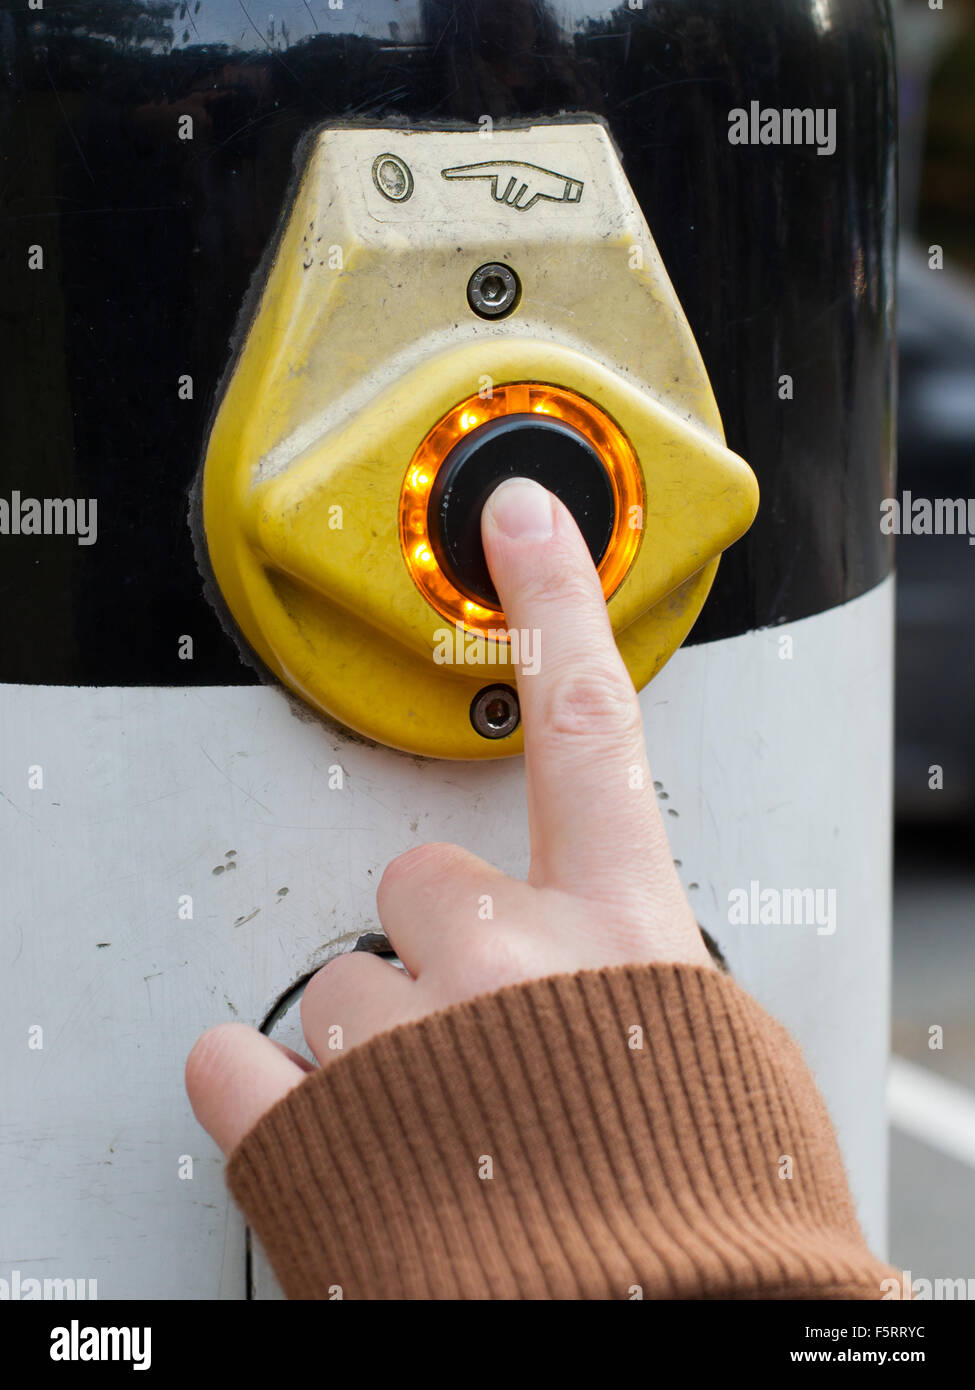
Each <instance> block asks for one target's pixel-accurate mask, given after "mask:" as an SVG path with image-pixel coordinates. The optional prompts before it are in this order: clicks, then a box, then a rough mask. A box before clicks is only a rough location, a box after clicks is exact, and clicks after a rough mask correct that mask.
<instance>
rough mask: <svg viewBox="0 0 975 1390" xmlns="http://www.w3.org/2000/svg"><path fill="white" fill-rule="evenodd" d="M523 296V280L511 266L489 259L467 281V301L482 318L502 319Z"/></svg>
mask: <svg viewBox="0 0 975 1390" xmlns="http://www.w3.org/2000/svg"><path fill="white" fill-rule="evenodd" d="M520 298H521V282H520V281H519V279H518V276H517V275H516V274H515V272H514V271H513V270H512V269H511V267H510V266H507V265H502V264H501V263H500V261H489V262H488V264H487V265H482V266H479V267H478V268H477V270H475V272H474V274H473V275H472V276H471V278H470V280H469V281H468V282H467V302H468V304H469V305H470V306H471V308H472V309H473V310H474V312H475V314H479V315H480V316H481V318H482V319H501V318H504V316H505V314H510V313H511V311H512V309H513V308H514V307H515V305H516V304H517V303H518V300H519V299H520Z"/></svg>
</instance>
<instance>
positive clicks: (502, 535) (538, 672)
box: [481, 478, 674, 901]
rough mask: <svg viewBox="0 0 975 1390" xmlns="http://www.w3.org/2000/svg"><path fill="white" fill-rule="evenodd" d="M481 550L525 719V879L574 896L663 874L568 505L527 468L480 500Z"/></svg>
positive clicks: (615, 660)
mask: <svg viewBox="0 0 975 1390" xmlns="http://www.w3.org/2000/svg"><path fill="white" fill-rule="evenodd" d="M481 535H482V539H483V542H484V550H485V555H486V557H487V561H488V566H489V568H490V571H491V577H492V579H493V580H494V584H495V587H496V588H497V590H498V594H499V596H500V598H501V604H502V607H503V609H504V613H505V619H506V622H507V625H508V627H509V629H510V628H517V629H519V635H520V634H521V633H522V632H524V633H525V638H523V639H521V640H520V641H519V643H518V647H519V656H520V655H522V654H523V653H525V652H526V651H527V652H531V653H532V664H531V666H529V665H527V664H526V663H525V662H524V661H522V663H521V665H520V666H519V667H517V668H516V670H517V674H518V698H519V702H520V704H521V709H522V718H523V720H524V728H525V761H526V769H527V782H528V813H529V824H530V828H531V842H532V868H531V875H530V881H531V882H532V883H534V884H536V885H538V886H547V887H557V888H561V889H564V890H565V891H567V892H572V893H576V894H578V895H579V896H582V897H597V898H600V899H601V900H603V901H605V900H607V898H608V900H609V901H614V900H618V899H619V898H620V895H621V890H632V889H633V888H637V889H639V888H641V887H643V888H646V887H648V886H652V885H653V884H655V883H656V884H657V885H658V886H659V882H660V879H661V876H662V875H667V876H668V877H669V876H672V875H673V873H674V869H673V861H672V860H671V857H670V849H669V846H668V843H667V837H666V834H665V832H664V829H663V824H662V822H661V819H660V813H659V810H658V808H657V801H656V796H655V794H654V791H653V784H652V781H651V779H650V772H649V767H648V765H647V759H646V750H645V747H644V740H643V722H642V719H641V715H640V707H639V703H638V701H637V696H636V691H635V690H634V688H633V682H632V681H631V680H630V676H629V673H628V671H627V669H626V667H625V665H624V663H623V659H622V657H621V656H620V654H619V652H618V650H617V648H616V641H615V639H614V637H613V632H612V627H611V625H610V621H609V615H608V613H607V611H606V601H605V599H604V597H603V592H602V586H601V584H600V582H599V576H598V575H597V573H596V569H595V566H594V565H593V562H592V558H591V556H590V554H589V550H588V547H587V546H586V543H585V541H584V540H583V538H582V536H581V534H580V532H579V528H578V527H577V526H576V523H575V521H574V520H573V518H572V515H571V513H570V512H569V511H568V510H567V509H566V507H565V506H563V504H562V503H561V502H560V501H559V500H558V498H556V497H555V496H554V495H553V494H552V493H550V492H548V491H546V489H545V488H543V487H542V486H541V485H540V484H538V483H536V482H533V481H531V480H529V479H527V478H510V479H508V480H506V481H505V482H503V483H501V485H500V486H499V487H498V488H496V489H495V491H494V492H493V493H492V494H491V496H490V497H489V498H488V500H487V502H486V503H485V505H484V510H483V513H482V517H481Z"/></svg>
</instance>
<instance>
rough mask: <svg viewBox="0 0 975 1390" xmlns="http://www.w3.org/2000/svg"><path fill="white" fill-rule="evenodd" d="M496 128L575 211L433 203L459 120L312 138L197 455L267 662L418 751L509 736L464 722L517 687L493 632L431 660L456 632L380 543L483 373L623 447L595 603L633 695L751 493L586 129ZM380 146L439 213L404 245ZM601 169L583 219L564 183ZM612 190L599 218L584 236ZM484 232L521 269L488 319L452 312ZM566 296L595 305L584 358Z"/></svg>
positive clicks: (229, 586)
mask: <svg viewBox="0 0 975 1390" xmlns="http://www.w3.org/2000/svg"><path fill="white" fill-rule="evenodd" d="M567 129H568V130H574V131H575V133H576V139H575V142H574V143H570V142H569V141H568V140H567V139H566V135H565V132H566V130H567ZM553 132H554V134H553ZM515 137H523V138H521V139H520V140H518V139H516V138H515ZM507 139H508V146H507V148H508V149H512V148H514V149H517V151H518V153H519V157H524V158H525V159H527V160H531V161H532V162H534V163H537V164H538V165H539V166H541V167H543V168H545V169H558V170H560V171H561V169H562V168H563V167H565V168H566V170H567V173H573V171H575V174H576V176H577V181H578V182H580V183H582V184H583V192H582V197H581V199H580V200H579V201H578V202H577V203H576V204H573V205H572V206H571V207H570V208H569V209H568V218H571V219H572V221H571V223H570V222H569V220H568V218H567V219H566V220H565V221H564V222H563V221H559V219H558V215H557V213H556V212H555V211H552V209H555V208H557V207H558V206H559V205H556V204H552V205H551V207H550V208H549V209H548V210H546V208H547V205H546V204H544V203H541V202H540V203H539V204H538V205H537V207H535V208H532V209H531V210H530V211H529V212H527V213H525V214H520V213H519V212H518V211H517V210H513V209H510V208H503V207H500V206H499V207H498V208H497V209H496V210H495V209H492V208H487V210H486V212H482V213H480V214H478V215H477V216H475V217H473V218H472V217H471V215H470V213H469V211H468V210H467V208H466V204H465V203H464V200H463V199H460V200H459V201H457V202H456V205H453V204H450V200H451V199H456V198H457V190H458V189H463V187H464V185H463V184H460V183H454V184H450V185H446V187H447V188H448V192H447V193H442V192H441V190H440V189H439V187H437V185H436V183H435V180H436V178H437V177H438V176H439V174H440V172H441V171H442V169H443V168H445V167H448V166H459V165H463V164H466V163H471V162H472V160H473V156H474V155H479V156H480V157H481V158H483V157H484V155H483V149H480V150H478V149H477V136H476V134H474V135H471V134H468V133H461V132H436V133H423V134H417V133H410V132H402V131H391V130H388V129H380V130H373V131H369V130H361V129H355V130H336V131H331V132H329V131H326V132H323V134H322V135H320V136H319V137H318V141H317V143H316V145H315V147H314V149H313V153H312V157H311V159H310V162H309V165H308V168H307V170H306V172H305V175H304V178H303V180H302V183H301V186H300V188H299V190H298V193H297V196H296V199H295V202H294V205H293V208H292V211H291V214H290V217H289V219H288V222H287V225H286V226H285V228H284V231H283V235H282V238H281V241H280V243H279V246H278V248H277V251H276V254H275V257H274V260H273V264H272V266H271V269H270V273H269V276H268V279H267V283H266V285H265V287H264V291H263V295H262V298H261V300H260V303H259V306H258V310H257V313H256V316H255V318H254V321H253V323H252V325H251V328H250V331H249V333H248V335H247V338H246V340H245V342H244V346H243V349H242V351H241V354H240V357H239V359H238V361H237V364H236V367H235V370H234V372H233V374H232V376H231V379H230V382H229V385H228V387H227V390H226V392H225V394H224V398H223V400H222V402H221V405H220V408H219V411H218V413H217V417H216V420H215V423H214V427H213V430H212V433H211V437H210V441H209V445H208V449H207V454H206V458H205V463H204V474H203V521H204V529H205V535H206V541H207V547H208V552H209V558H210V563H211V566H212V569H213V572H214V576H215V578H216V580H217V583H218V584H219V587H220V589H221V591H222V594H223V597H224V599H225V601H226V603H227V605H228V607H229V609H230V612H231V613H232V615H233V617H234V619H235V621H236V622H237V624H238V626H239V628H240V630H241V632H242V633H243V635H244V637H245V638H246V640H247V641H248V643H249V644H250V646H251V647H252V648H253V649H254V651H255V652H256V653H257V655H258V656H259V657H260V659H261V660H262V661H263V663H264V664H265V665H266V666H267V667H268V668H269V669H270V671H272V672H273V673H274V674H275V675H276V676H277V677H278V678H279V679H280V680H282V681H283V682H284V683H285V684H286V685H287V686H288V687H290V689H292V690H293V691H294V692H295V693H297V694H298V695H300V696H301V697H302V698H303V699H304V700H306V701H307V702H308V704H309V705H310V706H312V708H314V709H317V710H319V711H321V712H323V713H325V714H327V715H328V716H330V717H331V718H332V719H334V720H337V721H338V722H339V723H341V724H343V725H346V726H348V727H349V728H350V729H353V730H356V731H357V732H358V733H360V734H363V735H365V736H367V737H369V738H372V739H374V740H377V741H378V742H381V743H385V744H388V745H390V746H392V747H395V748H399V749H403V750H405V751H408V752H411V753H420V754H425V755H427V756H431V757H440V758H485V757H498V756H506V755H511V754H515V753H518V752H520V751H521V749H522V741H521V731H520V730H518V731H516V732H515V733H513V734H512V735H510V736H509V737H508V738H505V739H499V740H488V739H484V738H482V737H481V736H480V735H479V734H478V733H477V732H476V731H475V730H474V728H473V727H472V725H471V721H470V706H471V701H472V700H473V698H474V696H475V695H476V694H477V692H478V691H479V690H480V689H481V688H482V687H483V686H485V685H488V684H493V683H497V682H499V681H501V682H507V683H511V684H514V683H515V681H514V672H513V669H512V667H511V663H510V658H509V653H508V645H507V643H505V642H497V641H494V640H491V639H489V638H485V637H483V636H481V635H479V634H478V633H477V632H476V631H467V632H466V633H465V634H464V637H463V640H462V641H459V642H455V643H454V654H455V660H454V661H453V662H448V663H446V664H444V663H442V662H441V661H440V660H439V659H437V658H438V657H441V656H442V654H443V650H444V641H443V638H444V631H445V629H449V628H450V627H451V626H452V625H451V624H450V623H449V621H448V620H447V619H446V618H445V617H444V615H443V614H442V613H441V612H439V611H438V610H437V608H436V607H435V606H434V604H433V603H431V602H430V601H429V599H428V598H427V597H425V596H424V594H423V592H422V591H421V588H420V587H418V585H417V583H415V582H414V578H413V576H412V575H411V573H410V569H409V567H408V565H407V563H406V560H405V557H404V553H403V549H402V546H401V537H400V515H401V494H402V492H403V487H404V479H406V477H407V470H408V468H409V466H410V464H411V461H412V460H414V458H415V456H416V455H417V451H418V450H419V449H420V448H421V445H422V444H423V442H424V440H425V439H427V437H428V436H429V434H430V431H431V430H432V429H433V427H434V426H435V425H436V423H437V422H438V421H441V420H442V419H443V418H444V417H446V416H448V414H449V413H450V412H451V411H453V410H454V409H455V407H457V406H458V404H459V403H462V402H464V401H467V400H469V399H470V398H471V397H473V396H475V395H477V394H478V393H479V392H481V391H482V390H483V383H484V382H485V381H487V382H489V383H490V384H491V388H492V390H493V389H498V388H504V387H507V386H509V385H511V386H513V385H515V384H526V383H538V384H540V385H548V386H550V387H555V388H557V389H561V390H562V391H564V392H568V393H571V394H574V395H576V396H578V397H581V398H582V399H583V400H585V401H588V402H592V403H594V405H595V406H597V407H598V409H599V411H600V412H602V413H603V414H604V415H605V416H607V417H608V418H609V419H610V420H611V421H613V422H615V424H616V425H617V426H618V428H619V430H620V431H621V432H622V434H623V436H624V437H625V439H626V440H627V441H628V442H629V444H630V446H631V447H632V450H633V453H634V454H635V456H636V460H637V463H638V467H639V472H640V478H641V482H642V491H643V514H642V539H641V541H640V543H639V546H638V547H637V546H634V547H633V552H634V553H633V554H632V555H631V556H630V557H629V558H628V566H627V567H626V571H625V577H624V578H623V579H622V582H621V583H619V584H618V586H617V587H615V591H614V592H613V593H612V597H611V598H610V600H609V614H610V618H611V621H612V625H613V629H614V632H615V634H616V639H617V643H618V645H619V648H620V651H621V653H622V655H623V658H624V660H625V662H626V664H627V667H628V669H629V671H630V674H631V676H632V678H633V681H634V684H635V685H636V686H637V688H640V687H642V686H643V685H644V684H645V683H646V682H647V681H648V680H650V679H651V677H652V676H653V675H654V674H655V673H656V672H657V671H658V670H659V669H660V667H661V666H662V665H663V664H664V662H665V661H666V660H667V659H668V657H669V656H670V655H671V654H672V652H673V651H674V650H675V649H676V648H677V647H678V646H679V645H680V643H681V642H682V641H683V639H684V637H685V636H686V635H687V632H688V631H689V630H690V627H691V626H692V624H693V622H694V620H695V618H696V617H697V614H698V612H699V611H700V608H701V606H702V604H703V602H704V599H705V597H706V595H707V592H708V589H709V588H710V585H711V583H712V580H713V578H714V573H715V569H716V567H717V562H718V557H719V556H720V553H721V552H722V551H723V550H724V549H726V548H727V546H728V545H730V544H731V543H732V542H733V541H735V540H736V539H737V538H738V537H739V536H740V535H741V534H742V533H743V532H744V531H745V530H746V529H747V527H748V526H749V525H750V524H751V521H752V519H753V517H754V515H755V511H756V508H757V504H758V491H757V485H756V482H755V479H754V476H753V474H752V472H751V470H750V469H749V468H748V466H747V464H746V463H744V461H743V460H742V459H740V458H739V457H738V456H737V455H735V454H734V453H732V452H731V451H730V450H728V449H727V448H726V446H725V445H724V442H723V437H722V434H721V427H720V420H719V419H718V415H717V410H716V407H715V406H714V401H713V397H712V395H711V392H710V388H709V386H708V383H707V377H706V374H705V372H704V368H703V365H702V363H701V360H700V356H699V354H698V352H697V348H696V346H695V344H694V341H693V338H692V336H691V334H690V330H689V329H688V327H687V324H686V322H685V321H684V318H683V315H682V314H681V312H680V309H679V305H678V304H677V301H676V299H675V297H674V295H673V291H672V289H671V287H670V285H669V282H668V281H667V278H666V274H665V272H664V270H663V267H662V265H661V263H660V261H659V256H658V255H657V253H656V248H655V247H654V246H653V242H652V239H651V238H650V234H649V231H648V230H647V228H646V224H645V222H644V221H643V219H642V216H641V215H640V213H639V209H638V208H636V206H635V203H634V201H633V199H632V194H630V193H629V189H628V185H626V183H625V180H624V179H622V174H621V173H620V171H619V166H618V161H617V159H616V155H615V152H614V151H613V149H612V146H611V144H610V143H609V141H608V139H607V138H606V135H605V131H604V130H603V129H602V127H601V126H599V125H596V124H585V125H578V126H574V127H566V126H546V127H539V128H529V129H527V130H523V131H512V132H508V133H507ZM472 142H473V143H472ZM385 151H390V152H392V153H393V154H395V155H396V156H397V157H398V158H400V159H402V161H403V163H404V165H406V166H408V167H409V170H410V173H411V176H412V178H413V181H414V194H413V196H414V197H417V198H421V199H422V197H423V196H426V195H427V193H428V192H429V190H430V189H431V188H433V189H434V191H435V192H437V193H438V195H439V196H440V197H441V199H442V200H443V199H446V200H447V202H448V204H449V206H448V207H447V209H446V210H445V211H444V210H441V213H440V220H439V222H438V220H437V216H436V215H434V213H433V212H432V211H431V210H430V209H429V208H427V209H426V211H425V210H424V207H423V206H422V203H421V206H419V207H418V208H417V209H416V210H415V228H414V235H413V237H412V239H411V237H410V235H408V232H409V229H410V228H411V227H412V226H414V224H411V223H410V222H409V221H408V220H407V219H406V213H405V211H404V208H403V207H401V206H399V205H396V206H395V207H394V208H393V210H392V211H390V207H389V206H388V203H387V200H386V199H383V197H382V194H381V191H377V190H376V189H375V188H374V187H373V186H372V180H371V179H369V178H366V177H365V176H364V175H363V170H366V171H368V170H371V168H372V166H373V165H374V164H375V163H376V160H377V158H378V157H379V156H380V155H381V154H383V153H384V152H385ZM576 152H578V157H577V153H576ZM582 156H584V158H583V157H582ZM573 161H575V162H573ZM582 175H585V177H584V178H583V177H582ZM440 182H441V183H443V182H444V181H443V180H442V179H441V180H440ZM600 182H602V184H603V185H604V186H603V190H602V196H601V197H597V196H593V197H592V198H591V207H590V209H589V211H588V213H587V215H588V217H589V219H590V220H589V221H588V222H587V221H586V220H585V217H583V215H582V210H583V209H585V208H586V196H585V195H586V192H587V191H589V190H592V191H593V194H594V195H595V194H596V193H598V191H599V185H600ZM594 185H595V187H594ZM466 197H467V200H468V201H469V200H470V195H469V194H468V195H466ZM609 197H612V198H614V199H615V200H616V206H615V208H614V209H613V211H614V212H615V216H613V217H611V218H610V219H609V222H608V223H606V225H605V226H604V225H603V221H605V218H606V199H607V198H609ZM384 204H387V205H385V206H384ZM408 207H409V204H406V208H407V209H408ZM539 209H540V210H541V216H539V217H538V218H535V213H536V211H538V210H539ZM533 218H534V219H535V220H534V221H533ZM559 238H561V241H560V242H559V244H560V247H561V251H562V257H561V263H560V264H558V265H556V263H554V262H553V261H552V252H553V245H552V243H553V240H556V241H557V240H558V239H559ZM607 242H609V245H607ZM499 247H501V248H502V250H503V253H504V254H506V255H510V258H511V262H512V264H513V265H516V266H517V269H518V273H519V275H520V277H521V280H522V287H523V294H522V301H521V304H520V305H519V309H518V310H517V311H516V313H515V314H514V315H512V317H511V318H510V319H507V320H505V321H504V322H503V323H487V322H484V321H482V320H478V319H474V316H473V315H472V314H471V313H470V311H469V310H468V309H466V306H465V289H466V283H467V279H468V277H469V276H470V274H471V273H472V271H473V270H474V269H475V268H476V267H477V266H478V265H479V264H482V263H484V262H487V261H489V260H497V259H498V258H499V255H500V254H502V251H499ZM634 247H638V248H639V249H640V256H639V257H637V256H635V255H634ZM611 253H612V254H611ZM329 261H332V262H334V264H332V265H329ZM637 262H638V263H639V267H638V269H636V270H634V269H633V268H632V267H633V265H634V263H637ZM583 272H584V273H585V279H584V280H582V279H580V276H581V275H582V274H583ZM556 275H557V279H558V284H559V285H560V286H561V287H562V297H561V299H555V298H553V279H552V277H553V276H556ZM594 282H595V287H596V289H597V290H598V289H599V287H600V285H601V284H602V286H603V289H604V291H605V293H604V295H603V297H602V301H601V302H602V303H603V304H604V306H605V307H604V310H603V311H601V312H600V311H598V309H597V307H596V306H597V304H598V302H600V301H598V300H597V301H593V300H592V290H593V283H594ZM573 285H578V286H579V289H578V291H576V292H571V291H570V290H567V289H566V286H569V287H571V286H573ZM397 286H399V289H397ZM624 289H625V291H626V293H623V290H624ZM421 291H422V294H421ZM565 299H568V308H566V307H565V306H564V305H563V303H562V301H563V300H565ZM580 299H581V302H582V306H583V307H585V306H586V305H587V304H588V305H589V306H590V310H591V315H590V318H588V319H585V320H583V322H584V325H585V327H586V331H587V334H588V337H589V341H588V342H586V343H585V344H584V345H583V346H582V347H580V345H579V338H580V329H579V318H578V315H579V311H580V304H579V301H580ZM471 320H473V321H471ZM614 344H615V349H614V346H613V345H614ZM655 381H656V386H654V384H653V383H654V382H655ZM661 383H662V384H661ZM470 626H475V625H473V624H472V625H470Z"/></svg>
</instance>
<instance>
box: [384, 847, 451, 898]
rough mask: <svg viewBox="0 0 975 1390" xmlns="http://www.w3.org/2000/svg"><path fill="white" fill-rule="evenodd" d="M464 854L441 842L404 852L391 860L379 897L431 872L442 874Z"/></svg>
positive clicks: (386, 869) (385, 872)
mask: <svg viewBox="0 0 975 1390" xmlns="http://www.w3.org/2000/svg"><path fill="white" fill-rule="evenodd" d="M463 853H464V851H463V850H461V849H460V848H459V846H457V845H451V844H445V843H442V842H441V841H439V840H432V841H431V842H430V843H429V844H426V845H417V846H416V848H415V849H408V850H404V851H403V853H402V854H397V856H396V858H395V859H391V860H390V861H389V863H388V864H387V865H386V867H385V869H384V870H383V876H382V878H381V879H380V880H379V886H378V888H377V890H376V891H377V896H379V897H380V898H381V896H382V895H383V894H384V893H388V892H389V890H390V889H391V888H395V887H397V886H398V885H399V884H401V883H405V882H407V881H409V880H410V879H414V878H417V877H420V876H421V875H426V874H427V873H428V872H430V871H435V872H441V871H443V870H444V869H446V868H448V867H449V866H450V865H451V863H453V862H454V861H455V860H456V859H457V858H458V857H460V856H462V855H463Z"/></svg>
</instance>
